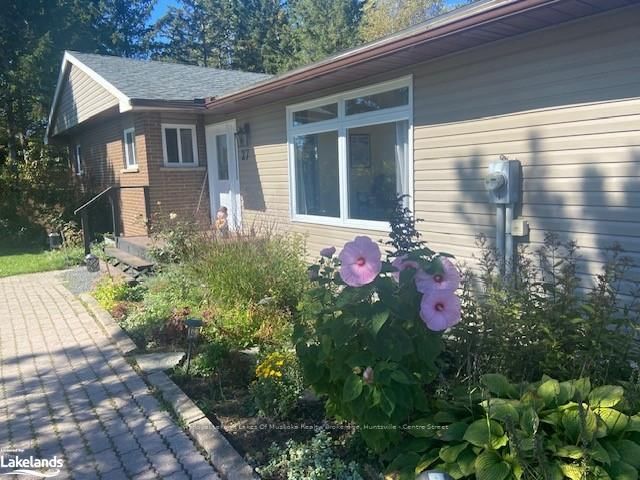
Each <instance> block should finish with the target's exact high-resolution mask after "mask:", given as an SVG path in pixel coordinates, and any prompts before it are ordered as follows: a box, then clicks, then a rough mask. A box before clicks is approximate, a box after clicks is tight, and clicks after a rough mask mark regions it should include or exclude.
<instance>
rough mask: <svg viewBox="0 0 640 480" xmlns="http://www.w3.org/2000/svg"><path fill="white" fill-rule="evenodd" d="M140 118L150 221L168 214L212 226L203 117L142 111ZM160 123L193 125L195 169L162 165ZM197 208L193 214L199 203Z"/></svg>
mask: <svg viewBox="0 0 640 480" xmlns="http://www.w3.org/2000/svg"><path fill="white" fill-rule="evenodd" d="M139 115H140V117H141V118H140V122H141V123H143V124H144V132H145V138H146V142H147V146H148V147H147V162H148V168H149V185H150V186H151V187H150V189H149V197H150V200H151V202H150V203H151V212H152V219H153V218H156V217H164V218H166V217H167V216H168V215H169V213H171V212H173V213H176V214H178V216H179V217H180V218H187V219H192V220H196V221H198V222H200V223H202V225H203V226H209V225H210V224H211V220H210V213H209V188H208V179H206V178H205V176H206V173H207V155H206V142H205V132H204V121H203V118H202V115H196V114H179V113H168V112H145V113H143V114H139ZM163 123H165V124H166V123H168V124H177V125H182V124H184V125H195V126H196V140H197V146H198V166H196V167H188V168H185V167H179V168H178V167H167V166H165V164H164V153H163V148H162V127H161V125H162V124H163ZM200 198H201V201H200V208H199V210H198V211H197V212H196V209H197V206H198V200H199V199H200Z"/></svg>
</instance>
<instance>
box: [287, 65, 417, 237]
mask: <svg viewBox="0 0 640 480" xmlns="http://www.w3.org/2000/svg"><path fill="white" fill-rule="evenodd" d="M403 87H408V88H409V101H408V104H407V105H403V106H400V107H392V108H385V109H382V110H376V111H372V112H365V113H357V114H353V115H348V116H347V115H346V112H345V109H346V101H347V100H350V99H352V98H355V97H361V96H366V95H373V94H376V93H382V92H386V91H389V90H395V89H398V88H403ZM330 103H337V104H338V116H337V118H334V119H331V120H322V121H319V122H313V123H307V124H304V125H297V126H294V125H293V113H294V112H297V111H300V110H306V109H309V108H314V107H319V106H322V105H327V104H330ZM286 111H287V147H288V148H287V154H288V160H289V215H290V218H291V221H293V222H301V223H313V224H320V225H329V226H335V227H348V228H358V229H366V230H377V231H384V232H389V231H390V230H391V227H390V225H389V222H383V221H378V220H361V219H354V218H348V212H349V193H348V192H349V185H348V176H349V172H348V165H347V161H348V151H347V150H348V145H347V131H348V130H349V129H351V128H357V127H363V126H367V125H376V124H381V123H391V122H398V121H407V122H408V132H407V163H408V165H407V172H408V189H409V191H408V192H406V194H408V195H409V201H408V206H409V207H410V208H411V209H412V210H414V211H415V207H414V200H413V198H414V196H413V175H414V173H413V76H412V75H408V76H406V77H401V78H398V79H395V80H391V81H388V82H383V83H378V84H375V85H371V86H369V87H364V88H358V89H355V90H349V91H346V92H343V93H340V94H337V95H331V96H328V97H322V98H318V99H315V100H311V101H308V102H303V103H297V104H294V105H288V106H287V109H286ZM330 131H331V132H332V131H337V132H338V191H339V194H340V216H339V217H325V216H320V215H306V214H299V213H297V211H298V210H297V205H296V202H297V196H296V171H295V146H294V143H293V139H294V137H296V136H299V135H311V134H317V133H324V132H330Z"/></svg>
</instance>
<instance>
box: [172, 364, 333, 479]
mask: <svg viewBox="0 0 640 480" xmlns="http://www.w3.org/2000/svg"><path fill="white" fill-rule="evenodd" d="M255 366H256V361H255V357H254V356H253V355H247V354H245V353H242V352H232V353H230V354H229V356H228V357H227V358H225V359H224V360H223V362H222V363H221V365H220V368H219V371H218V372H217V373H216V374H214V375H212V376H210V377H197V376H189V375H186V374H185V373H184V370H183V368H178V369H176V370H174V371H173V372H172V373H171V374H170V377H171V379H172V380H173V381H174V382H175V383H176V384H177V385H178V386H179V387H180V388H181V389H182V391H184V392H185V393H186V394H187V396H188V397H189V398H191V399H192V400H193V401H194V402H195V403H196V405H198V407H199V408H200V409H201V410H202V411H203V412H204V413H205V415H206V416H207V418H209V420H210V421H211V422H212V423H213V424H214V425H215V426H216V427H218V428H219V429H220V431H221V432H223V434H224V435H225V437H226V438H227V440H229V442H230V443H231V445H233V447H234V448H235V449H236V450H237V451H238V452H239V453H240V454H241V455H242V456H244V457H245V458H246V459H248V460H249V461H250V462H251V463H252V464H253V465H254V466H259V465H262V464H264V462H265V461H266V460H267V459H268V451H269V448H270V447H271V445H272V444H273V443H276V444H279V445H284V444H285V442H286V441H287V440H294V441H297V442H301V441H306V440H309V439H310V438H311V437H313V435H314V433H317V431H318V428H321V427H322V426H323V424H324V422H325V412H324V407H323V404H322V402H320V401H314V400H306V401H305V400H302V401H300V402H299V404H298V406H297V407H296V409H295V410H294V412H293V413H292V415H291V416H290V417H289V418H287V419H286V420H281V419H276V418H268V417H263V416H259V415H257V412H256V408H255V405H254V404H253V397H252V395H251V391H250V389H249V385H250V384H251V382H252V381H253V380H254V370H255ZM330 426H331V427H333V430H335V431H338V428H337V425H336V424H332V425H330Z"/></svg>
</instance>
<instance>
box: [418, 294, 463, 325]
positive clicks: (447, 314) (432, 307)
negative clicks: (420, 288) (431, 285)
mask: <svg viewBox="0 0 640 480" xmlns="http://www.w3.org/2000/svg"><path fill="white" fill-rule="evenodd" d="M420 318H422V321H423V322H424V323H425V324H426V325H427V328H428V329H429V330H433V331H435V332H441V331H443V330H446V329H447V328H451V327H453V326H454V325H456V324H457V323H458V322H460V299H459V298H458V297H457V296H456V295H455V294H454V293H453V292H447V291H442V290H434V291H432V292H431V293H429V294H427V295H423V296H422V301H421V302H420Z"/></svg>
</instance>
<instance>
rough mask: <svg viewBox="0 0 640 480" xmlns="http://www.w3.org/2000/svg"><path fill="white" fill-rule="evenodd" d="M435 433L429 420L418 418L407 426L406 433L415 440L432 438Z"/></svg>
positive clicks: (431, 421) (431, 420)
mask: <svg viewBox="0 0 640 480" xmlns="http://www.w3.org/2000/svg"><path fill="white" fill-rule="evenodd" d="M437 431H438V430H436V429H434V428H433V419H431V418H420V419H418V420H416V421H415V422H412V423H410V424H409V425H408V426H407V433H408V434H409V435H411V436H412V437H416V438H433V437H434V436H435V435H436V433H437Z"/></svg>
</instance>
